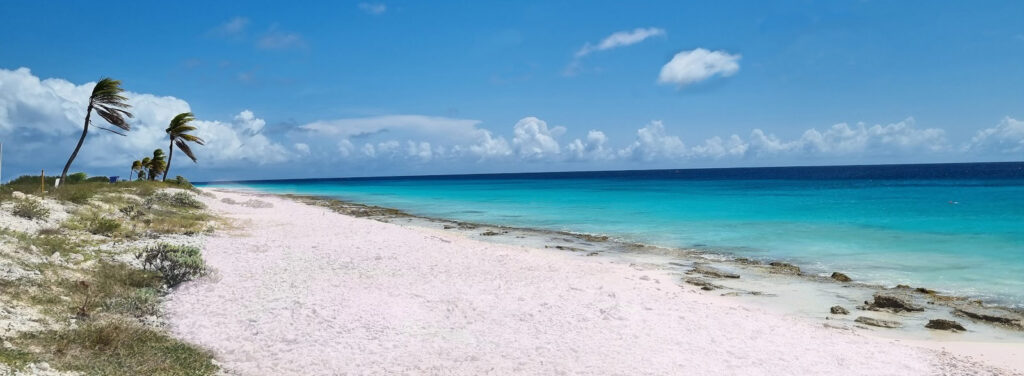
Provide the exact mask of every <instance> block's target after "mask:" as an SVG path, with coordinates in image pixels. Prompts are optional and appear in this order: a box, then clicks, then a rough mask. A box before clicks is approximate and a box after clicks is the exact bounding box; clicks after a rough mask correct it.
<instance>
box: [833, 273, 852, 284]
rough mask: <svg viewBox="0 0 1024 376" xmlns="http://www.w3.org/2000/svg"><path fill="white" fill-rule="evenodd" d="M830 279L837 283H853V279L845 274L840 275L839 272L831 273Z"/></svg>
mask: <svg viewBox="0 0 1024 376" xmlns="http://www.w3.org/2000/svg"><path fill="white" fill-rule="evenodd" d="M832 279H834V280H837V281H839V282H850V281H853V278H850V276H848V275H846V274H843V273H840V272H833V273H832Z"/></svg>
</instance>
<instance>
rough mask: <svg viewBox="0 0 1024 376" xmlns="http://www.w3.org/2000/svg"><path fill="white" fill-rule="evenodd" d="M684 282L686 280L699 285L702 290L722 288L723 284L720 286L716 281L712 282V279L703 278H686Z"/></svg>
mask: <svg viewBox="0 0 1024 376" xmlns="http://www.w3.org/2000/svg"><path fill="white" fill-rule="evenodd" d="M683 282H686V283H688V284H691V285H694V286H698V287H700V289H701V290H704V291H711V290H717V289H720V288H722V286H719V285H716V284H714V283H711V281H708V280H706V279H703V278H686V279H684V280H683Z"/></svg>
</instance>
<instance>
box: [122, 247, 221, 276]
mask: <svg viewBox="0 0 1024 376" xmlns="http://www.w3.org/2000/svg"><path fill="white" fill-rule="evenodd" d="M135 257H136V258H138V259H139V260H142V265H143V266H144V267H145V268H146V269H152V270H156V271H157V272H160V275H161V276H162V277H163V279H164V282H165V283H166V284H167V286H169V287H174V286H177V285H179V284H181V283H182V282H185V281H188V280H192V279H194V278H196V277H199V276H202V275H203V274H205V273H206V263H204V262H203V256H202V252H200V251H199V248H196V247H188V246H178V245H172V244H166V243H160V244H157V245H155V246H152V247H149V248H146V249H145V250H143V251H142V252H139V253H137V254H135Z"/></svg>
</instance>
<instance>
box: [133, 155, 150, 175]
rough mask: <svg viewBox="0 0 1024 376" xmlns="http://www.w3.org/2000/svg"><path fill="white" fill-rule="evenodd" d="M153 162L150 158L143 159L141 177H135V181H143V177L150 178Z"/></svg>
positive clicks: (140, 170)
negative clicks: (150, 168)
mask: <svg viewBox="0 0 1024 376" xmlns="http://www.w3.org/2000/svg"><path fill="white" fill-rule="evenodd" d="M150 162H152V161H151V160H150V159H149V157H145V158H142V168H140V169H139V175H138V176H137V177H135V180H143V177H146V178H148V177H149V166H150V164H151V163H150Z"/></svg>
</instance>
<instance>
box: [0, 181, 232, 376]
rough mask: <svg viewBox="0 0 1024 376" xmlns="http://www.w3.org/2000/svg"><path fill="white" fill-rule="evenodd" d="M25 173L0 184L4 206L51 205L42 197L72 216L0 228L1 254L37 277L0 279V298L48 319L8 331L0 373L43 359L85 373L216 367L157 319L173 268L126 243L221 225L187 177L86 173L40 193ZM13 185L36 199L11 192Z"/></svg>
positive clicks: (195, 371)
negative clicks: (125, 178) (185, 182)
mask: <svg viewBox="0 0 1024 376" xmlns="http://www.w3.org/2000/svg"><path fill="white" fill-rule="evenodd" d="M21 180H22V181H21V182H20V184H7V185H3V186H0V201H9V200H10V201H15V204H14V205H13V206H11V205H10V204H5V205H8V206H7V207H8V208H9V209H6V210H11V209H14V210H17V209H19V207H18V206H19V205H22V202H30V203H35V204H34V205H32V208H30V209H33V210H35V209H34V208H43V209H45V208H46V206H44V205H38V204H39V203H40V202H42V201H40V200H39V198H43V199H44V200H46V205H47V206H49V207H50V208H56V209H57V211H58V212H63V213H68V214H70V215H68V214H62V215H64V217H66V218H67V219H65V220H63V221H59V219H60V218H64V217H59V218H58V217H54V218H56V219H51V220H50V221H48V222H46V223H44V224H43V226H42V227H37V228H36V229H33V230H27V231H26V230H15V229H11V228H6V227H3V228H0V250H4V251H5V252H0V261H4V262H7V263H9V265H15V266H17V268H19V269H20V270H23V271H24V273H27V274H28V275H31V276H34V277H31V278H22V279H0V298H2V300H3V302H4V304H11V305H13V306H17V307H22V308H23V309H27V310H28V311H30V312H35V313H34V315H35V316H33V317H26V318H24V319H23V320H25V322H38V323H42V327H40V328H37V329H31V330H20V331H17V332H14V334H13V335H10V336H7V337H4V338H2V339H3V341H4V346H0V373H3V371H2V370H3V369H5V368H4V367H7V368H9V369H13V370H26V369H27V368H26V367H29V366H32V367H35V365H38V364H40V363H44V362H45V363H46V364H48V365H49V366H51V367H53V368H55V369H58V370H61V371H79V372H82V373H83V374H88V375H210V374H213V373H215V372H216V371H217V369H218V367H217V366H216V364H215V363H214V362H213V357H212V355H211V354H210V353H209V352H208V351H206V350H204V349H202V348H199V347H197V346H195V345H192V344H189V343H186V342H182V341H179V340H177V339H175V338H173V337H172V336H170V335H169V333H167V332H166V330H165V329H164V328H163V327H161V326H160V325H159V320H160V319H159V317H160V315H161V311H160V304H161V301H162V299H163V296H164V295H166V294H167V293H168V292H169V291H170V289H169V288H168V286H170V285H172V284H170V283H168V278H167V277H168V276H167V275H165V273H168V272H169V270H170V269H167V270H163V269H157V268H143V267H141V266H137V265H138V264H133V263H127V262H125V260H126V259H131V258H135V257H137V255H136V253H140V254H141V253H143V251H144V250H145V249H144V248H141V247H132V246H128V245H125V244H128V243H130V242H132V241H137V240H147V241H148V239H156V240H157V241H162V240H160V239H161V237H162V236H163V235H166V234H197V233H202V232H208V231H211V230H212V229H213V228H214V226H215V224H216V220H217V217H215V216H213V215H210V214H209V213H207V212H206V211H205V210H204V209H203V208H204V205H203V204H202V202H200V201H198V200H197V199H196V198H195V192H194V191H192V187H191V186H190V185H189V186H187V187H185V186H179V185H178V184H176V183H173V182H172V183H162V182H123V183H118V184H110V183H102V182H87V181H86V182H81V183H74V184H68V185H67V186H65V187H62V188H61V189H58V190H52V191H49V192H46V193H40V192H39V187H38V178H36V179H35V184H36V185H34V186H33V185H32V181H31V180H27V179H21ZM170 188H179V189H170ZM13 192H22V193H24V194H27V195H33V196H36V197H27V198H21V197H20V196H18V197H14V196H15V194H14V193H13ZM54 205H57V206H54ZM12 211H13V210H12ZM47 214H49V213H47ZM9 215H13V216H19V217H23V218H27V217H35V218H32V219H38V220H44V219H45V216H43V215H29V216H23V215H20V214H19V213H13V212H12V213H10V214H9ZM58 221H59V222H58ZM37 223H38V222H37ZM172 248H174V246H172ZM175 249H178V248H175ZM189 251H190V252H191V253H189V254H188V255H189V256H190V257H191V258H190V259H189V260H188V261H190V262H191V264H189V265H192V264H195V265H202V259H201V256H200V254H199V252H198V249H196V248H189ZM118 256H124V257H118ZM175 260H176V259H175ZM200 274H201V273H185V274H184V275H182V274H180V273H178V274H175V275H174V276H172V279H173V280H174V282H175V283H174V284H176V283H180V282H181V281H183V280H187V279H189V278H193V277H195V276H197V275H200Z"/></svg>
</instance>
